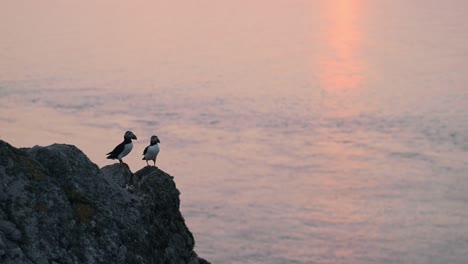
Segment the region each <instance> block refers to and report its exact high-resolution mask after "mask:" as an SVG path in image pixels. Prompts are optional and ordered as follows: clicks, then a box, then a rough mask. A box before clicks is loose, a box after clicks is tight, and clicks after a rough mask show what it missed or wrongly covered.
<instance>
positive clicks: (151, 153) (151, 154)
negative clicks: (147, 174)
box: [142, 135, 161, 166]
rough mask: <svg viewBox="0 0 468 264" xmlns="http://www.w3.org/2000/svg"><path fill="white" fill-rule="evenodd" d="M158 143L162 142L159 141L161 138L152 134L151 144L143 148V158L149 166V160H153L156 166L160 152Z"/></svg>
mask: <svg viewBox="0 0 468 264" xmlns="http://www.w3.org/2000/svg"><path fill="white" fill-rule="evenodd" d="M158 143H161V142H160V141H159V138H158V137H157V136H155V135H153V136H151V140H150V145H149V146H147V147H146V148H145V150H143V159H142V160H146V165H148V166H149V164H148V160H152V161H153V163H154V165H153V166H156V157H157V156H158V153H159V146H158Z"/></svg>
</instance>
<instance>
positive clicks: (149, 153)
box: [106, 131, 161, 166]
mask: <svg viewBox="0 0 468 264" xmlns="http://www.w3.org/2000/svg"><path fill="white" fill-rule="evenodd" d="M132 139H135V140H136V139H137V137H136V136H135V134H133V132H132V131H127V132H125V134H124V141H123V142H122V143H120V144H119V145H117V147H115V148H114V150H112V151H111V152H109V153H107V154H106V155H108V156H107V158H108V159H118V160H119V162H120V164H122V163H123V161H122V159H123V157H125V156H127V155H128V153H130V151H132V148H133V142H132ZM158 143H161V142H160V141H159V138H158V137H157V136H155V135H153V136H151V140H150V145H149V146H147V147H146V148H145V150H144V151H143V160H146V164H147V165H148V166H149V164H148V160H152V161H153V163H154V165H153V166H156V157H157V156H158V153H159V146H158Z"/></svg>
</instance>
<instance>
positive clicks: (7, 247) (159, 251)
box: [0, 141, 208, 264]
mask: <svg viewBox="0 0 468 264" xmlns="http://www.w3.org/2000/svg"><path fill="white" fill-rule="evenodd" d="M126 187H127V188H126ZM179 204H180V200H179V191H178V190H177V188H176V186H175V183H174V179H173V177H172V176H170V175H169V174H167V173H165V172H163V171H161V170H159V169H158V168H155V167H145V168H143V169H141V170H139V171H138V172H136V173H134V174H133V173H132V172H131V171H130V170H129V168H128V167H127V166H126V165H120V164H114V165H109V166H106V167H104V168H102V169H99V168H98V166H97V165H96V164H94V163H92V162H91V161H90V160H89V159H88V158H87V157H86V155H85V154H84V153H83V152H82V151H80V150H79V149H78V148H76V147H74V146H71V145H63V144H54V145H51V146H47V147H38V146H36V147H33V148H30V149H17V148H14V147H12V146H11V145H9V144H8V143H6V142H4V141H0V263H5V264H8V263H15V264H17V263H41V264H42V263H192V264H197V263H208V262H207V261H205V260H203V259H201V258H199V257H198V256H197V254H196V253H195V252H194V250H193V248H194V244H195V241H194V238H193V236H192V233H191V232H190V231H189V230H188V228H187V226H186V225H185V222H184V218H183V217H182V215H181V213H180V211H179Z"/></svg>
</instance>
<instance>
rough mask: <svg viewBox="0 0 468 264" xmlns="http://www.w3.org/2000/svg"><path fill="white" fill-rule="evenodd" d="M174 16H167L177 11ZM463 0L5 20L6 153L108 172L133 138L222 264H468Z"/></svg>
mask: <svg viewBox="0 0 468 264" xmlns="http://www.w3.org/2000/svg"><path fill="white" fill-rule="evenodd" d="M169 2H170V3H169ZM467 13H468V2H467V1H465V0H458V1H457V0H448V1H432V0H430V1H427V0H424V1H423V0H413V1H404V0H392V1H390V0H378V1H370V0H367V1H366V0H327V1H325V0H315V1H314V0H310V1H299V0H298V1H290V0H278V1H266V0H254V1H213V0H201V1H179V0H176V1H149V0H146V1H145V0H138V1H123V0H122V1H115V0H112V1H110V0H101V1H52V0H43V1H32V0H30V1H27V0H20V1H18V0H15V1H13V0H11V1H10V0H5V1H2V3H1V8H0V137H1V139H3V140H6V141H8V142H10V143H11V144H13V145H15V146H17V147H31V146H33V145H36V144H38V145H48V144H52V143H67V144H73V145H76V146H77V147H79V148H80V149H82V150H83V151H84V152H85V153H86V154H87V155H88V156H89V157H90V159H91V160H93V161H94V162H96V163H97V164H98V165H99V166H104V165H107V164H111V163H112V161H109V160H106V159H105V153H107V152H108V151H110V150H112V148H113V147H114V146H115V145H116V144H118V143H120V142H121V140H122V137H123V133H124V132H125V131H126V130H132V131H133V132H134V133H135V134H136V135H137V136H138V140H137V141H136V142H135V145H134V150H133V152H132V153H131V154H130V155H129V156H128V157H126V158H125V159H124V160H125V162H127V163H128V164H129V165H130V167H131V168H132V170H133V171H136V170H138V169H140V168H142V167H143V166H144V165H145V162H144V161H142V160H141V153H142V151H143V149H144V147H145V146H147V145H148V144H149V138H150V136H151V135H152V134H156V135H158V137H159V138H160V139H161V144H160V146H161V152H160V155H159V157H158V161H157V163H158V166H159V167H160V168H161V169H163V170H165V171H167V172H168V173H170V174H172V175H174V176H175V180H176V183H177V186H178V188H179V189H180V190H181V192H182V195H181V199H182V204H181V210H182V213H183V215H184V216H185V219H186V222H187V225H188V227H189V228H190V229H191V230H192V231H193V233H194V235H195V238H196V251H197V252H198V253H199V254H200V255H201V256H202V257H204V258H206V259H208V260H210V261H212V262H213V263H420V264H427V263H460V264H461V263H466V261H467V259H468V104H467V102H468V74H467V69H468V61H467V60H466V58H468V20H467V18H466V14H467Z"/></svg>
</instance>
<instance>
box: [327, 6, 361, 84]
mask: <svg viewBox="0 0 468 264" xmlns="http://www.w3.org/2000/svg"><path fill="white" fill-rule="evenodd" d="M326 10H327V11H328V13H327V21H328V23H327V24H326V28H325V29H324V32H325V39H326V40H327V44H326V45H327V52H325V53H324V55H323V56H322V58H321V59H320V68H321V72H320V83H321V85H322V87H323V88H324V89H325V90H343V89H354V88H358V87H359V86H360V85H361V84H362V83H363V82H364V76H363V72H364V71H365V69H364V65H363V62H362V60H361V59H360V58H359V53H360V50H361V48H362V44H361V39H362V32H361V31H360V30H361V29H360V27H359V24H358V22H359V21H358V20H359V17H360V15H361V14H360V12H361V10H362V3H361V1H359V0H336V1H330V2H329V5H328V7H327V8H326Z"/></svg>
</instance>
